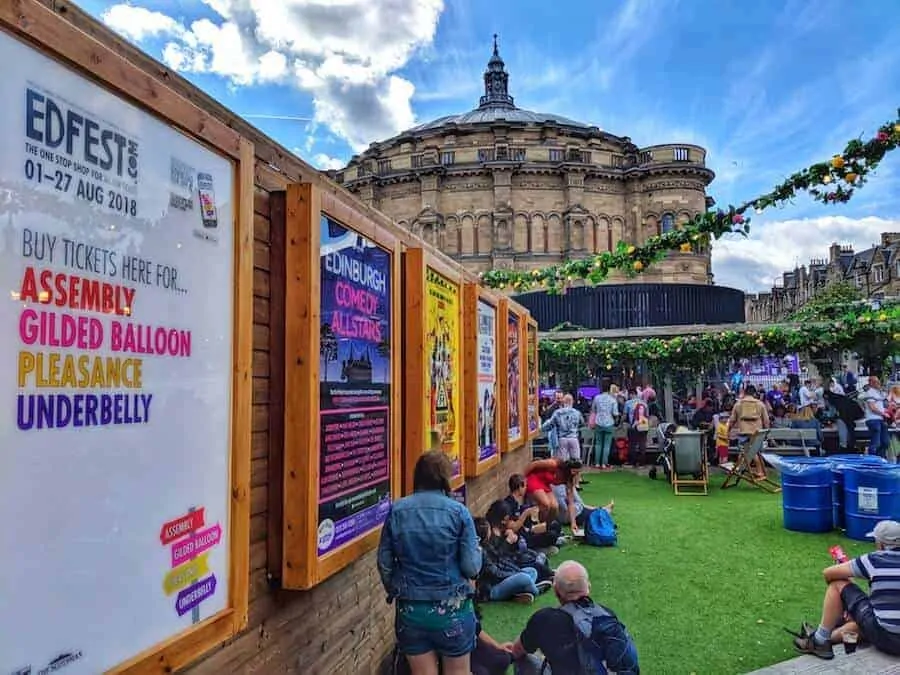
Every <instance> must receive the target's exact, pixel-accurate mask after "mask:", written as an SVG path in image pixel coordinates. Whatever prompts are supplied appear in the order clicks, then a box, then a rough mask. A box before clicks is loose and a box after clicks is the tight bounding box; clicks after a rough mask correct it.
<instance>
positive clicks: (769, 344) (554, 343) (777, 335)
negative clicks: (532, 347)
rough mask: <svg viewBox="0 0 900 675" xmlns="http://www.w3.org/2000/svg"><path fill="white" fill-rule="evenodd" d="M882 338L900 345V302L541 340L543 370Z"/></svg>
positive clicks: (683, 362)
mask: <svg viewBox="0 0 900 675" xmlns="http://www.w3.org/2000/svg"><path fill="white" fill-rule="evenodd" d="M872 338H877V339H879V340H881V341H883V343H884V346H885V349H886V350H888V348H890V347H892V346H893V347H897V346H900V305H895V306H893V307H888V308H885V309H882V310H877V311H876V310H871V309H857V310H854V311H851V312H848V313H846V314H844V315H843V316H841V317H840V318H838V319H835V320H833V321H828V322H823V323H804V324H799V325H796V326H772V327H771V328H767V329H765V330H750V331H746V330H744V331H741V330H731V331H729V330H727V331H723V332H719V333H704V334H700V335H690V336H677V337H672V338H665V339H663V338H646V339H642V340H601V339H597V338H577V339H573V340H564V339H555V340H546V339H545V340H541V342H540V345H539V354H540V364H541V369H542V370H544V371H547V372H550V371H566V370H570V369H571V368H572V367H573V364H578V367H580V368H582V369H585V370H587V369H595V370H596V369H599V368H607V369H610V368H612V367H613V366H614V365H621V364H625V363H635V362H638V361H641V362H644V363H646V364H648V365H649V366H650V367H651V368H652V367H654V366H660V367H664V368H666V369H671V370H677V369H679V368H689V369H698V368H702V367H704V366H708V365H710V364H712V363H715V362H716V361H730V360H731V359H743V358H751V357H754V356H768V355H775V356H783V355H786V354H792V353H795V352H806V351H809V350H816V351H821V350H841V349H854V348H855V347H856V346H857V345H859V344H860V343H861V342H862V341H863V340H867V339H872Z"/></svg>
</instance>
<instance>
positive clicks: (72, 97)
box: [0, 32, 235, 675]
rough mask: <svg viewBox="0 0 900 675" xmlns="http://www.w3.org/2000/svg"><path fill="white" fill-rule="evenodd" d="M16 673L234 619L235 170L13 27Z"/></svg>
mask: <svg viewBox="0 0 900 675" xmlns="http://www.w3.org/2000/svg"><path fill="white" fill-rule="evenodd" d="M0 62H2V63H6V64H15V68H6V69H4V72H3V77H2V78H0V98H2V100H3V101H4V105H3V106H2V107H0V287H2V288H3V293H4V296H3V298H2V299H0V355H2V356H0V383H5V384H0V414H2V415H3V421H2V423H0V513H3V514H4V515H5V517H4V518H2V519H0V550H2V551H3V574H0V598H2V603H3V608H4V611H3V612H2V613H0V673H12V672H33V673H47V672H56V671H59V672H64V673H66V675H88V674H91V675H93V674H95V673H102V672H105V671H107V670H109V669H112V668H115V667H116V666H118V665H119V664H122V663H123V662H125V661H127V660H129V659H131V658H133V657H135V656H137V655H138V654H140V653H142V652H144V651H145V650H148V649H150V648H152V647H154V646H156V645H159V644H160V643H163V642H165V641H167V640H170V639H171V638H173V637H175V636H177V635H179V634H182V633H184V632H185V631H187V630H188V629H190V628H191V627H192V626H193V625H196V624H199V623H201V622H204V621H206V620H207V619H210V618H211V617H213V616H215V615H217V614H219V613H220V612H221V611H222V610H224V609H226V608H227V607H228V606H229V598H228V592H229V591H228V589H229V586H230V585H231V584H230V581H231V580H230V578H229V575H230V571H229V569H230V568H229V553H228V552H229V549H230V522H229V521H230V513H231V478H230V476H231V469H232V467H231V421H232V420H231V409H232V404H231V397H232V374H233V372H234V368H233V360H232V336H233V330H234V327H233V320H234V319H233V317H234V308H233V297H234V284H235V276H234V233H233V230H234V227H233V225H234V211H235V208H234V206H235V205H234V201H233V200H234V195H235V184H234V165H233V164H232V162H231V161H229V160H227V159H225V158H224V157H222V156H220V155H218V154H216V153H214V152H212V151H210V150H209V149H208V148H207V147H206V146H205V145H203V144H201V143H198V142H196V141H194V140H192V139H190V138H188V137H187V136H184V135H183V134H181V133H179V132H178V131H176V130H175V128H174V127H173V126H171V125H169V124H166V123H164V122H161V121H159V120H158V119H157V118H156V117H155V116H153V115H150V114H148V113H146V112H144V111H143V110H141V109H139V108H137V107H135V106H134V105H132V104H131V103H128V102H126V101H125V100H123V99H120V98H118V97H117V96H116V95H114V94H112V93H111V92H110V91H108V90H107V89H105V88H103V87H101V86H98V85H97V84H95V83H93V82H92V81H90V80H88V79H86V78H84V77H82V76H80V75H78V74H76V73H74V72H72V71H70V70H69V69H67V68H66V67H64V66H63V65H61V64H60V63H59V62H58V61H56V60H53V59H50V58H47V57H45V56H43V55H42V54H40V53H38V52H37V51H35V50H34V49H32V48H31V47H28V46H25V45H24V44H22V43H20V42H18V41H17V40H16V39H14V38H12V37H11V36H9V35H8V34H6V33H2V32H0Z"/></svg>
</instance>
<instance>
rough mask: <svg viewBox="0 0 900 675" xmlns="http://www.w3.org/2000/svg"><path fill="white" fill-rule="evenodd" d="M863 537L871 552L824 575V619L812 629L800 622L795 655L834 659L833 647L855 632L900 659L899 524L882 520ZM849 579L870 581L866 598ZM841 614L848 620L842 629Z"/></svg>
mask: <svg viewBox="0 0 900 675" xmlns="http://www.w3.org/2000/svg"><path fill="white" fill-rule="evenodd" d="M866 536H867V537H873V538H874V539H875V549H876V550H875V551H873V552H872V553H866V554H865V555H861V556H859V557H858V558H854V559H853V560H851V561H849V562H845V563H840V564H838V565H832V566H831V567H828V568H826V569H825V571H824V572H823V575H824V576H825V581H826V582H827V583H828V588H827V589H826V591H825V600H824V602H823V606H822V618H821V620H820V621H819V627H818V628H817V629H815V630H813V629H812V627H811V626H810V625H809V624H807V623H804V624H803V626H802V628H801V631H800V634H799V635H797V637H795V638H794V646H795V647H796V648H797V650H798V651H801V652H803V653H804V654H812V655H813V656H818V657H819V658H820V659H832V658H834V651H833V650H832V647H831V645H832V644H833V643H837V642H842V641H843V638H844V634H845V633H856V635H857V636H858V637H861V638H864V639H865V640H866V641H867V642H869V643H871V644H873V645H875V648H876V649H878V650H880V651H882V652H885V653H886V654H890V655H892V656H900V523H898V522H896V521H893V520H882V521H881V522H879V523H878V524H877V525H876V526H875V529H874V530H873V531H872V532H869V534H867V535H866ZM851 579H865V580H866V581H868V582H869V591H870V592H869V594H868V595H866V593H865V591H863V590H862V589H861V588H860V587H859V586H857V585H856V584H854V583H853V582H852V581H851ZM845 613H846V615H848V617H849V619H850V620H848V621H847V622H846V623H844V624H843V625H840V623H841V620H842V618H843V617H844V615H845Z"/></svg>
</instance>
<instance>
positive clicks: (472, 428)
mask: <svg viewBox="0 0 900 675" xmlns="http://www.w3.org/2000/svg"><path fill="white" fill-rule="evenodd" d="M479 302H484V303H485V304H487V305H490V306H491V307H492V308H493V309H494V368H495V369H496V380H495V381H494V437H495V443H496V449H495V452H494V454H493V455H490V456H489V457H487V458H485V459H484V460H482V459H480V457H479V455H480V446H479V443H480V439H479V437H478V435H479V431H478V412H479V408H480V405H481V400H482V397H481V394H480V393H479V390H478V384H479V379H478V377H479V372H478V370H479V369H478V360H479V357H480V355H479V353H478V329H479V326H478V303H479ZM463 314H464V318H463V387H462V392H463V400H465V401H466V402H467V405H464V406H463V409H462V413H463V424H464V425H465V433H464V434H463V437H464V438H465V439H466V444H465V447H464V448H463V453H462V454H463V462H464V464H465V475H466V476H480V475H482V474H483V473H486V472H487V471H489V470H491V469H492V468H494V467H495V466H497V465H498V464H499V463H500V452H501V450H500V444H501V433H502V430H503V427H502V425H501V423H500V419H501V418H502V417H503V415H502V414H501V413H502V411H504V410H505V409H506V408H505V406H504V399H503V397H502V396H501V394H500V381H502V379H503V377H505V373H504V372H503V371H501V370H500V359H499V355H500V353H501V352H503V351H504V347H503V343H502V342H501V341H500V331H499V324H500V301H499V300H498V298H497V297H495V296H494V295H493V294H491V293H489V292H488V291H487V290H486V289H484V288H483V287H482V286H479V285H478V284H474V283H467V284H465V286H464V287H463Z"/></svg>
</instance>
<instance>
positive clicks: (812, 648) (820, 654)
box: [794, 636, 834, 661]
mask: <svg viewBox="0 0 900 675" xmlns="http://www.w3.org/2000/svg"><path fill="white" fill-rule="evenodd" d="M794 649H796V650H797V651H798V652H800V653H801V654H812V655H813V656H815V657H817V658H820V659H825V660H826V661H830V660H831V659H833V658H834V650H833V649H832V648H831V643H830V642H826V643H825V644H820V643H818V642H816V640H815V638H813V636H809V637H795V638H794Z"/></svg>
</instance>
